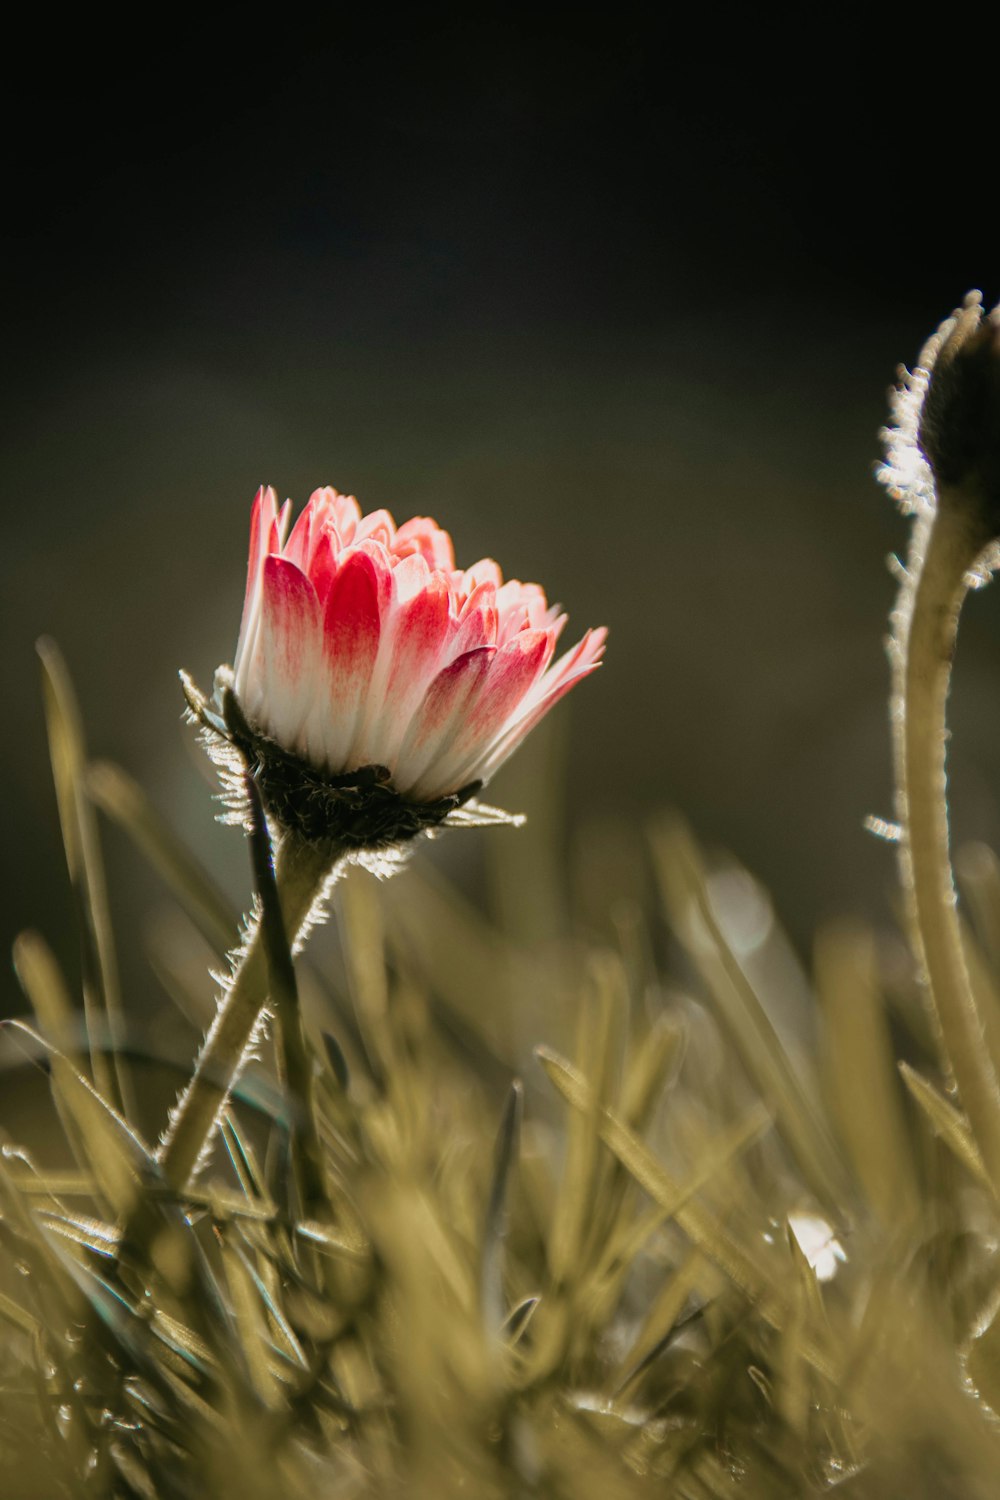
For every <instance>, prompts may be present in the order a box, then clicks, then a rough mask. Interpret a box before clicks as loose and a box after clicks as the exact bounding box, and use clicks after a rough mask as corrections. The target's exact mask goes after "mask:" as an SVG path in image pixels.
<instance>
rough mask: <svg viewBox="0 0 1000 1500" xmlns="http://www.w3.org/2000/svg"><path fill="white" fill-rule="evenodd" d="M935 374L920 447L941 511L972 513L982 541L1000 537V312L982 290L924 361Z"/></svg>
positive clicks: (929, 386) (967, 301) (945, 326)
mask: <svg viewBox="0 0 1000 1500" xmlns="http://www.w3.org/2000/svg"><path fill="white" fill-rule="evenodd" d="M921 364H922V365H925V367H926V368H928V370H929V378H928V382H927V389H926V393H925V395H924V398H923V402H922V404H921V407H920V415H919V421H918V426H917V443H918V445H919V447H920V450H921V452H922V453H923V455H924V457H925V458H926V459H927V462H928V463H929V464H930V466H931V469H932V471H933V474H934V482H935V490H936V492H937V497H938V504H939V505H958V506H961V507H963V508H965V509H967V510H968V511H969V512H970V518H971V519H972V521H973V524H974V525H975V527H976V529H977V530H978V531H980V533H981V535H982V540H983V542H984V543H985V542H988V541H994V540H996V539H997V538H998V537H1000V307H997V308H994V310H993V311H992V312H991V313H988V314H986V315H984V313H983V308H982V299H981V296H980V293H979V292H970V293H969V294H968V296H967V297H966V298H965V301H964V302H963V304H962V306H961V307H960V308H957V309H956V311H955V312H954V313H953V314H952V316H951V318H949V319H948V320H947V322H945V323H944V324H942V326H941V328H940V329H939V330H938V333H937V334H936V336H935V338H934V339H932V340H931V342H930V344H929V345H928V346H927V349H925V351H924V354H923V355H922V356H921Z"/></svg>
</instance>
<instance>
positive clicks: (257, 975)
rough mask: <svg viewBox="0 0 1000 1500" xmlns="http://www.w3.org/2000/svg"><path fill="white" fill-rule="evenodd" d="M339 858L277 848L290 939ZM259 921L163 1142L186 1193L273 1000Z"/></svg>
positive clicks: (174, 1183) (168, 1166) (166, 1168)
mask: <svg viewBox="0 0 1000 1500" xmlns="http://www.w3.org/2000/svg"><path fill="white" fill-rule="evenodd" d="M336 861H337V855H336V852H335V851H334V852H332V853H331V852H330V851H329V850H326V851H321V850H319V849H317V848H316V846H315V845H312V844H308V843H306V842H305V841H304V840H301V839H298V838H296V837H294V836H293V835H291V834H288V833H286V834H285V835H284V837H283V838H282V841H281V844H280V845H279V847H278V851H277V856H276V860H275V878H276V879H277V883H278V890H279V893H280V896H281V909H282V915H283V917H284V920H285V929H286V932H287V933H288V938H289V942H291V943H294V941H295V938H296V937H297V935H298V934H299V932H300V931H301V929H302V926H303V923H304V922H305V920H306V918H307V917H308V915H309V912H310V910H311V909H312V906H313V903H314V901H315V900H316V897H317V895H318V894H319V892H320V890H321V889H322V887H323V884H324V883H325V881H326V880H327V878H328V876H329V875H330V874H331V872H332V870H333V867H334V865H335V864H336ZM265 947H266V945H265V942H264V939H263V936H262V933H261V927H260V922H259V921H255V922H254V925H253V929H252V931H251V932H250V934H249V936H248V938H247V942H246V945H245V947H244V949H243V953H242V956H241V958H240V960H239V963H238V965H237V967H236V969H235V971H234V973H233V977H232V981H231V983H230V986H229V989H228V990H227V992H226V994H225V996H224V997H223V999H222V1001H221V1003H220V1005H219V1009H218V1011H217V1012H216V1016H215V1020H214V1021H213V1022H212V1025H211V1027H210V1029H209V1032H208V1035H207V1036H206V1037H205V1040H204V1043H203V1044H202V1049H201V1052H200V1053H199V1055H198V1061H197V1064H196V1066H195V1071H194V1076H193V1078H192V1079H191V1082H190V1083H189V1084H188V1086H187V1088H186V1089H185V1091H184V1093H183V1094H182V1095H181V1097H180V1098H179V1099H178V1101H177V1105H176V1108H175V1109H174V1111H173V1114H172V1116H171V1119H170V1124H169V1126H168V1128H167V1131H166V1134H165V1135H164V1138H163V1144H162V1146H161V1148H160V1165H161V1167H162V1170H163V1176H164V1179H165V1181H166V1183H167V1185H168V1186H169V1187H171V1188H173V1189H174V1190H175V1191H176V1192H183V1191H184V1189H185V1188H186V1187H187V1185H188V1182H189V1181H190V1179H191V1176H192V1173H193V1172H194V1170H195V1168H196V1166H197V1165H198V1161H199V1158H200V1157H201V1154H202V1152H203V1151H204V1150H205V1148H206V1146H207V1145H208V1143H209V1142H210V1140H211V1138H212V1134H213V1132H214V1130H215V1127H216V1125H217V1123H218V1120H219V1116H220V1115H221V1113H222V1111H223V1109H224V1108H225V1104H226V1101H227V1099H228V1098H229V1094H230V1092H231V1090H232V1089H233V1087H234V1085H235V1084H236V1081H237V1079H238V1078H239V1075H240V1073H241V1072H242V1070H243V1065H244V1062H245V1061H246V1056H247V1052H248V1050H249V1047H250V1044H251V1042H252V1040H253V1036H254V1032H255V1031H256V1028H257V1024H258V1022H259V1020H260V1017H261V1013H262V1011H263V1009H264V1005H265V1003H266V1002H267V999H268V992H269V983H268V966H267V954H266V951H265Z"/></svg>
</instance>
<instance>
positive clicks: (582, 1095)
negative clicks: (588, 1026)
mask: <svg viewBox="0 0 1000 1500" xmlns="http://www.w3.org/2000/svg"><path fill="white" fill-rule="evenodd" d="M537 1056H538V1058H539V1060H540V1062H541V1064H542V1066H543V1068H544V1069H545V1071H546V1073H547V1074H548V1076H549V1078H550V1079H551V1081H552V1082H553V1084H554V1085H555V1087H556V1088H557V1089H558V1090H559V1092H560V1093H561V1094H562V1096H563V1098H564V1099H566V1100H567V1102H568V1103H570V1104H571V1105H572V1106H573V1107H574V1109H576V1110H580V1111H589V1110H592V1109H593V1098H594V1095H593V1090H592V1088H591V1086H590V1084H589V1083H588V1082H587V1080H586V1079H585V1078H584V1077H583V1076H582V1074H580V1073H579V1072H578V1071H577V1069H576V1068H574V1067H573V1066H572V1065H571V1064H570V1063H568V1062H566V1061H565V1059H564V1058H561V1057H558V1056H557V1055H556V1054H555V1053H553V1052H550V1051H549V1050H548V1049H547V1048H539V1049H538V1052H537ZM753 1123H754V1128H755V1129H757V1130H759V1129H761V1128H762V1126H763V1123H764V1122H763V1121H762V1120H760V1119H758V1120H756V1121H754V1122H753ZM598 1128H599V1131H600V1135H601V1139H602V1140H603V1141H604V1143H605V1145H607V1146H608V1148H609V1149H610V1150H611V1151H613V1152H614V1154H615V1155H616V1156H617V1157H618V1160H619V1161H620V1162H621V1163H622V1165H623V1166H624V1167H626V1168H627V1169H628V1171H629V1172H631V1174H632V1176H633V1177H634V1178H635V1180H636V1182H638V1183H639V1185H640V1187H642V1188H643V1189H644V1190H645V1191H646V1192H647V1193H648V1194H649V1196H650V1197H651V1198H652V1199H653V1200H654V1202H657V1203H659V1204H660V1205H661V1207H663V1208H664V1209H665V1210H666V1211H667V1215H668V1216H669V1217H671V1218H675V1219H676V1221H677V1223H678V1224H679V1225H680V1227H681V1229H682V1230H683V1231H684V1233H685V1234H686V1235H687V1236H688V1238H689V1239H690V1240H691V1241H692V1243H693V1244H695V1245H696V1246H697V1247H698V1248H699V1249H700V1250H702V1251H703V1252H704V1254H705V1255H706V1256H707V1257H708V1258H709V1259H710V1260H711V1261H713V1262H714V1264H715V1265H716V1266H718V1268H719V1269H720V1270H721V1271H723V1272H724V1273H725V1275H726V1276H727V1277H728V1278H729V1280H730V1281H731V1282H732V1283H733V1285H734V1286H735V1287H737V1288H738V1290H739V1291H741V1292H742V1293H743V1294H744V1296H746V1297H747V1298H748V1300H749V1301H750V1302H751V1303H753V1305H754V1306H755V1307H757V1309H758V1310H759V1311H760V1313H761V1314H762V1316H763V1317H764V1318H766V1319H767V1321H768V1322H769V1323H770V1324H771V1325H772V1327H774V1328H777V1329H781V1328H782V1327H783V1326H784V1323H785V1321H786V1318H787V1315H788V1310H789V1309H788V1306H787V1295H786V1292H785V1290H784V1288H783V1287H781V1286H780V1285H779V1284H778V1283H777V1281H776V1279H775V1278H774V1277H773V1276H772V1274H771V1272H770V1271H769V1270H768V1269H767V1268H765V1267H764V1266H763V1265H762V1264H761V1262H760V1261H759V1260H758V1258H757V1257H756V1255H754V1254H753V1253H751V1252H750V1251H748V1250H747V1249H746V1247H745V1246H743V1245H740V1244H739V1243H738V1242H737V1241H736V1240H735V1239H734V1237H733V1236H732V1234H731V1233H730V1232H729V1230H728V1229H727V1228H726V1227H725V1226H724V1225H723V1224H721V1223H720V1222H719V1220H718V1219H717V1218H716V1217H715V1215H714V1214H713V1213H712V1211H711V1210H710V1209H708V1208H706V1207H704V1206H703V1205H702V1204H700V1203H698V1202H697V1201H696V1200H695V1199H694V1198H693V1197H692V1194H693V1193H695V1192H697V1191H698V1189H699V1188H700V1187H701V1186H703V1185H704V1180H707V1178H706V1179H703V1180H699V1181H695V1182H694V1183H692V1184H680V1183H677V1182H675V1181H674V1179H673V1178H672V1177H671V1176H670V1174H669V1173H668V1172H667V1171H666V1169H665V1168H664V1167H663V1166H662V1165H661V1164H660V1162H659V1161H658V1160H657V1159H656V1157H655V1156H654V1155H653V1153H652V1152H651V1151H650V1150H649V1148H648V1147H647V1146H646V1145H645V1144H644V1143H643V1142H642V1141H641V1140H639V1138H638V1136H636V1135H634V1134H633V1132H632V1131H631V1130H629V1129H628V1127H627V1126H626V1125H625V1124H623V1122H622V1121H621V1120H620V1119H618V1118H617V1116H615V1115H614V1114H613V1113H612V1112H611V1111H610V1110H609V1109H607V1108H602V1109H601V1110H600V1115H599V1125H598ZM739 1128H740V1130H746V1129H747V1128H748V1126H747V1122H744V1124H743V1125H742V1126H741V1127H739ZM808 1357H809V1360H810V1362H811V1363H812V1364H813V1365H814V1366H815V1367H816V1368H817V1369H819V1370H821V1371H822V1372H823V1373H824V1374H827V1375H832V1373H833V1370H832V1365H831V1361H830V1357H829V1355H828V1353H827V1352H826V1350H824V1349H822V1348H821V1347H820V1346H819V1345H818V1344H817V1343H815V1342H813V1341H810V1342H809V1344H808Z"/></svg>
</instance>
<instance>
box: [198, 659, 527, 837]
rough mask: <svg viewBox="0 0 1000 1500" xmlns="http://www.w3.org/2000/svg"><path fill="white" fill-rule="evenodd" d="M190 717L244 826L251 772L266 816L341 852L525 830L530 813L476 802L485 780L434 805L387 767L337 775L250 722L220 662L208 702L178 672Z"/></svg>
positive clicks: (230, 817)
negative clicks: (460, 831) (456, 831)
mask: <svg viewBox="0 0 1000 1500" xmlns="http://www.w3.org/2000/svg"><path fill="white" fill-rule="evenodd" d="M180 679H181V686H182V688H183V692H184V697H185V699H186V701H187V707H188V715H189V718H190V720H191V722H192V723H197V724H198V725H199V726H200V728H201V731H202V740H203V743H204V745H205V747H206V749H207V750H208V753H209V755H210V756H211V758H212V760H213V761H214V762H215V764H216V766H217V767H218V769H219V773H220V779H221V781H222V788H223V791H222V800H223V802H224V804H225V806H226V815H225V816H226V821H228V822H234V823H239V824H243V825H246V823H247V818H248V814H249V809H248V805H247V796H246V791H245V786H244V776H245V775H246V773H247V772H249V773H250V774H251V775H252V777H253V779H254V782H255V783H256V785H257V788H258V790H259V792H260V796H261V801H262V803H263V805H264V809H265V811H266V812H267V814H268V817H269V818H271V819H273V820H274V822H275V823H276V824H277V825H278V826H279V827H280V828H283V829H289V830H291V831H293V832H294V833H295V834H297V835H298V836H299V837H300V838H303V839H305V840H306V841H307V842H308V843H311V844H318V845H323V844H330V845H331V846H336V847H337V848H338V849H340V850H346V851H355V852H360V851H363V850H371V851H378V850H388V849H393V848H397V847H398V846H399V845H401V844H405V843H408V842H409V841H410V840H411V839H414V838H416V837H417V836H418V835H419V834H426V835H427V836H428V837H434V836H435V835H436V834H437V832H438V831H439V830H440V829H442V828H477V827H486V826H490V825H495V824H508V825H510V826H513V827H520V826H521V825H522V824H523V823H524V817H523V816H522V815H520V814H513V813H508V812H505V811H503V809H501V808H497V807H491V806H489V805H488V804H486V803H481V802H478V801H476V800H475V798H476V793H477V792H478V791H479V790H480V789H481V787H482V782H481V781H472V782H470V783H469V784H468V785H467V786H464V787H462V788H460V790H458V791H457V792H454V793H451V794H449V795H448V796H446V797H440V798H438V799H437V800H436V801H434V802H414V801H411V800H409V799H408V798H406V797H403V796H401V795H400V793H399V792H397V791H396V790H395V788H394V787H393V785H392V774H391V772H390V770H389V768H388V767H387V766H380V765H367V766H360V767H358V768H357V769H356V770H353V771H348V772H342V773H339V774H333V773H331V772H328V771H324V770H319V769H318V768H317V767H315V766H312V765H310V764H309V763H308V762H307V761H304V760H303V759H302V758H301V757H300V756H298V755H295V754H294V753H293V752H291V751H289V750H286V749H285V748H284V747H283V746H282V745H279V744H278V743H277V741H276V740H274V739H272V738H271V737H270V736H269V735H266V734H264V733H262V732H261V731H260V730H259V729H257V728H255V727H254V726H253V725H252V724H251V723H250V722H249V721H248V719H247V717H246V715H245V714H244V712H243V709H242V707H241V705H240V703H239V700H238V698H237V696H236V692H235V689H234V680H233V672H232V669H231V668H230V667H225V666H224V667H219V669H218V670H217V672H216V674H215V684H214V690H213V695H212V698H211V699H209V698H207V697H206V696H205V694H204V693H203V692H202V691H201V689H200V688H199V687H198V686H197V684H196V683H195V682H194V681H193V679H192V678H191V677H190V676H189V675H188V674H187V673H186V672H181V674H180Z"/></svg>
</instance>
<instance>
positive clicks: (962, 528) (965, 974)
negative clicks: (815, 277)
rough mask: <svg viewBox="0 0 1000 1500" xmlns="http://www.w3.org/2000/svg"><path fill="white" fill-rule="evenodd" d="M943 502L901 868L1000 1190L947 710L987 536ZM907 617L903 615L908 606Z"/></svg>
mask: <svg viewBox="0 0 1000 1500" xmlns="http://www.w3.org/2000/svg"><path fill="white" fill-rule="evenodd" d="M944 498H945V497H943V496H942V497H940V499H939V505H938V510H937V513H936V514H935V516H934V518H933V521H932V522H931V523H930V526H929V528H926V527H924V528H921V532H919V533H918V535H917V537H916V538H915V545H914V548H913V550H912V553H911V558H910V565H911V570H913V569H914V568H915V567H916V568H919V573H918V576H917V581H916V585H915V589H914V591H913V593H912V597H911V599H910V600H909V603H910V611H909V622H908V626H909V628H908V630H907V632H906V640H905V654H904V657H903V660H902V663H901V665H902V669H903V680H902V688H903V698H902V703H901V704H897V711H899V710H901V714H902V717H901V721H898V731H897V756H898V766H897V773H898V780H899V788H900V813H901V817H902V821H903V825H904V838H903V844H902V851H903V871H904V876H905V877H906V880H907V884H908V886H909V891H910V898H911V902H912V909H913V916H914V919H915V929H916V939H917V943H918V947H919V949H920V952H921V956H922V958H923V963H924V968H925V971H926V977H927V982H928V985H929V987H930V995H931V1000H932V1002H933V1007H934V1013H935V1016H936V1019H937V1024H938V1028H939V1040H940V1043H941V1046H942V1049H943V1052H944V1054H945V1058H946V1060H947V1063H948V1064H949V1065H950V1067H951V1070H952V1072H953V1074H954V1079H955V1083H956V1084H957V1086H958V1092H959V1096H960V1098H961V1101H962V1106H963V1108H964V1109H965V1112H966V1114H967V1115H968V1118H969V1123H970V1125H971V1127H972V1132H973V1135H974V1136H975V1139H976V1142H977V1144H978V1147H979V1151H980V1154H981V1156H982V1158H983V1163H984V1165H985V1167H986V1170H987V1172H988V1174H989V1176H990V1179H991V1181H992V1182H993V1184H994V1187H995V1188H996V1189H1000V1084H998V1081H997V1075H996V1071H995V1069H994V1066H993V1062H992V1059H991V1057H990V1054H989V1051H988V1049H987V1046H986V1041H985V1038H984V1034H983V1023H982V1020H981V1018H980V1016H979V1013H978V1010H977V1008H976V1002H975V999H974V996H973V993H972V986H971V984H970V981H969V971H968V967H967V964H966V958H965V952H964V949H963V944H962V932H961V927H960V925H959V920H958V912H957V910H956V899H957V898H956V893H955V882H954V879H953V876H952V868H951V857H950V852H949V839H948V806H947V801H946V796H945V791H946V785H947V778H946V774H945V744H946V738H947V731H946V723H945V704H946V701H947V697H948V688H949V684H950V679H951V664H952V657H953V655H954V650H955V641H956V636H957V633H958V619H959V613H960V611H961V607H962V602H963V600H964V598H965V595H966V592H967V589H968V585H967V584H966V582H965V576H966V574H967V573H968V571H969V570H970V568H971V567H972V566H973V565H974V563H975V562H976V560H977V558H978V556H979V554H980V552H981V551H982V548H983V538H982V536H981V535H980V532H979V531H978V529H977V528H976V527H975V525H974V524H973V523H972V521H971V519H970V512H969V509H968V507H966V506H962V505H958V504H955V505H951V504H948V503H945V504H942V503H940V500H941V499H944ZM921 544H923V556H922V558H921V557H920V549H921ZM911 587H912V585H911ZM901 613H902V614H903V615H904V616H905V604H904V609H903V611H902V612H901ZM904 623H905V621H904Z"/></svg>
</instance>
